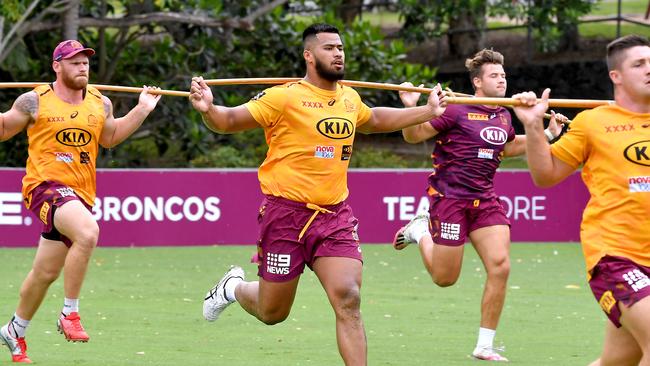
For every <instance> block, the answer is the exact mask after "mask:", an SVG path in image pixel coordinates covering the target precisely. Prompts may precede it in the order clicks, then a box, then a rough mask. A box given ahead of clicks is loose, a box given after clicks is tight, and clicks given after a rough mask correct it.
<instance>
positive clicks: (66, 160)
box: [23, 85, 105, 207]
mask: <svg viewBox="0 0 650 366" xmlns="http://www.w3.org/2000/svg"><path fill="white" fill-rule="evenodd" d="M34 92H36V94H37V95H38V112H37V114H36V121H35V122H34V124H33V125H31V126H30V127H29V128H28V129H27V138H28V142H29V148H28V151H29V157H28V158H27V174H26V175H25V177H24V178H23V197H25V198H26V199H27V201H26V202H27V205H28V207H29V203H30V201H31V197H30V196H29V194H30V192H31V191H32V190H33V189H34V188H36V187H37V186H38V185H39V184H41V183H42V182H44V181H48V180H51V181H56V182H59V183H61V184H65V185H67V186H69V187H70V188H72V189H73V190H74V191H75V193H76V194H77V195H78V196H79V197H80V198H82V199H83V200H84V201H85V202H86V203H87V204H89V205H93V204H94V200H95V192H96V166H95V160H96V158H97V151H98V146H99V136H100V135H101V132H102V128H103V127H104V120H105V116H104V103H103V101H102V95H101V94H100V93H99V91H98V90H97V89H95V88H93V87H91V86H88V87H87V90H86V93H85V97H84V100H83V102H82V103H80V104H74V105H73V104H69V103H66V102H64V101H62V100H61V99H59V97H57V96H56V94H55V93H54V90H52V88H51V86H50V85H42V86H39V87H37V88H35V89H34Z"/></svg>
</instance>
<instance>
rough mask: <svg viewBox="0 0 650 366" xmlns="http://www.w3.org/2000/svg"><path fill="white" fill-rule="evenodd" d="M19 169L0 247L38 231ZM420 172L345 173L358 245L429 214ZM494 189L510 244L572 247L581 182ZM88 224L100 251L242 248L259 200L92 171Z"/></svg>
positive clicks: (6, 204)
mask: <svg viewBox="0 0 650 366" xmlns="http://www.w3.org/2000/svg"><path fill="white" fill-rule="evenodd" d="M23 175H24V170H22V169H0V246H3V247H14V246H32V247H33V246H35V245H36V244H37V242H38V236H39V234H40V231H41V229H42V224H41V222H40V219H39V218H37V217H35V216H33V214H32V213H31V212H29V211H28V210H27V209H26V208H25V206H24V204H23V197H22V195H21V193H20V190H21V185H20V184H21V179H22V177H23ZM427 175H428V172H427V171H426V170H352V171H350V173H349V179H348V186H349V190H350V197H349V198H348V201H349V202H350V204H351V206H352V208H353V211H354V214H355V216H356V217H357V218H358V219H359V236H360V241H361V242H362V243H388V242H390V241H391V240H392V237H393V235H394V233H395V231H396V230H397V229H398V228H399V227H401V226H403V225H404V224H405V223H406V222H408V220H410V219H411V218H413V216H414V215H416V214H417V213H419V212H426V211H427V210H428V198H427V197H426V195H425V194H424V192H425V190H426V185H427ZM495 187H496V191H497V194H498V195H499V196H500V198H501V201H502V204H503V206H504V208H505V210H506V213H507V214H508V217H509V218H510V220H511V223H512V240H513V241H533V242H535V241H557V242H565V241H578V240H579V223H580V216H581V212H582V209H583V208H584V205H585V204H586V202H587V199H588V193H587V190H586V188H585V187H584V185H583V184H582V182H581V181H580V177H579V174H574V175H573V176H571V177H570V178H569V179H567V181H565V182H564V183H562V184H561V185H559V186H557V187H554V188H551V189H539V188H536V187H535V186H534V185H533V183H532V181H531V179H530V175H529V173H528V172H525V171H499V172H497V175H496V177H495ZM97 191H98V195H97V198H96V200H95V202H94V207H93V213H92V214H93V217H94V218H95V219H96V220H97V221H98V222H99V227H100V238H99V245H100V246H149V245H156V246H168V245H214V244H220V245H222V244H248V245H254V244H255V243H256V241H257V234H258V230H257V215H258V211H259V206H260V203H261V201H262V199H263V195H262V193H261V192H260V188H259V183H258V180H257V171H256V170H252V169H250V170H238V169H237V170H113V169H110V170H100V171H98V173H97Z"/></svg>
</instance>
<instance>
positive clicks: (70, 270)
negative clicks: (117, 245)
mask: <svg viewBox="0 0 650 366" xmlns="http://www.w3.org/2000/svg"><path fill="white" fill-rule="evenodd" d="M93 54H95V51H94V50H93V49H91V48H86V47H84V46H83V45H82V44H81V43H79V42H78V41H76V40H67V41H63V42H61V43H59V45H58V46H57V47H56V48H55V49H54V53H53V55H52V58H53V61H52V68H53V69H54V72H55V73H56V81H55V82H54V83H51V84H48V85H42V86H39V87H37V88H35V89H34V90H33V91H30V92H27V93H25V94H22V95H21V96H19V97H18V99H16V101H15V103H14V104H13V106H12V108H11V109H10V110H9V111H8V112H6V113H3V114H0V141H5V140H7V139H9V138H11V137H12V136H14V135H16V134H18V133H19V132H21V131H22V130H25V129H26V130H27V137H28V143H29V148H28V151H29V156H28V158H27V167H26V175H25V177H24V178H23V197H24V201H25V205H26V207H27V208H28V209H29V210H30V211H32V212H33V213H34V215H35V216H36V217H37V218H38V219H39V220H40V221H41V222H42V223H43V231H42V234H41V238H40V240H39V243H38V249H37V251H36V255H35V258H34V263H33V265H32V270H31V271H30V272H29V274H28V275H27V278H26V279H25V280H24V282H23V284H22V286H21V288H20V299H19V302H18V307H17V309H16V312H15V313H14V316H13V317H12V319H11V320H10V321H9V323H8V324H5V325H4V326H2V327H1V328H0V339H2V341H3V342H4V343H5V344H6V345H7V346H8V347H9V350H10V351H11V355H12V359H13V361H14V362H21V363H31V360H30V359H29V357H28V356H27V352H26V350H27V345H26V343H25V331H26V329H27V327H28V325H29V323H30V320H31V319H32V317H33V316H34V314H35V313H36V311H37V310H38V308H39V306H40V305H41V302H42V301H43V298H44V297H45V294H46V293H47V289H48V288H49V286H50V285H51V284H52V282H54V280H56V279H57V278H58V276H59V274H60V273H61V270H63V277H64V292H65V299H64V305H63V310H62V311H61V315H60V317H59V319H58V320H57V328H58V330H59V331H60V332H61V333H62V334H63V335H64V336H65V338H66V339H67V340H68V341H77V342H87V341H88V339H89V336H88V334H87V333H86V331H85V330H84V328H83V326H82V325H81V321H80V318H79V293H80V291H81V286H82V283H83V280H84V277H85V274H86V270H87V268H88V262H89V261H90V257H91V255H92V252H93V250H94V248H95V246H96V245H97V239H98V236H99V227H98V225H97V222H96V221H95V220H94V219H93V217H92V214H91V208H92V206H93V204H94V200H95V192H96V159H97V153H98V150H99V145H102V146H103V147H106V148H110V147H113V146H115V145H117V144H119V143H120V142H122V141H124V140H125V139H126V138H127V137H129V136H130V135H131V134H132V133H133V132H134V131H135V130H136V129H137V128H138V127H140V125H141V124H142V122H143V121H144V119H145V118H146V117H147V116H148V115H149V113H150V112H151V111H152V110H153V109H154V108H155V106H156V104H157V103H158V100H159V99H160V96H159V95H154V94H150V93H149V91H150V90H151V88H149V87H146V86H145V87H144V90H143V91H142V93H141V94H140V97H139V101H138V104H137V105H136V106H135V108H133V109H132V110H131V111H130V112H129V113H128V114H127V115H125V116H124V117H122V118H114V117H113V105H112V103H111V101H110V99H108V98H107V97H105V96H103V95H102V94H101V93H100V92H99V91H98V90H97V89H95V88H93V87H92V86H90V85H88V78H89V73H90V70H89V57H90V56H92V55H93Z"/></svg>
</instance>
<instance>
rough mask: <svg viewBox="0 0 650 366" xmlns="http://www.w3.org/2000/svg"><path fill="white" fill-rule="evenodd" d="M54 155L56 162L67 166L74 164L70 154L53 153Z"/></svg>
mask: <svg viewBox="0 0 650 366" xmlns="http://www.w3.org/2000/svg"><path fill="white" fill-rule="evenodd" d="M54 155H55V156H56V161H62V162H64V163H68V164H70V163H72V162H74V157H73V156H72V153H70V152H55V153H54Z"/></svg>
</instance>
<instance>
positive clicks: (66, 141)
mask: <svg viewBox="0 0 650 366" xmlns="http://www.w3.org/2000/svg"><path fill="white" fill-rule="evenodd" d="M91 139H92V136H91V134H90V132H88V131H86V130H82V129H80V128H66V129H64V130H61V131H59V132H58V133H57V134H56V141H58V142H60V143H62V144H63V145H65V146H74V147H79V146H86V145H88V143H89V142H90V140H91Z"/></svg>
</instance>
